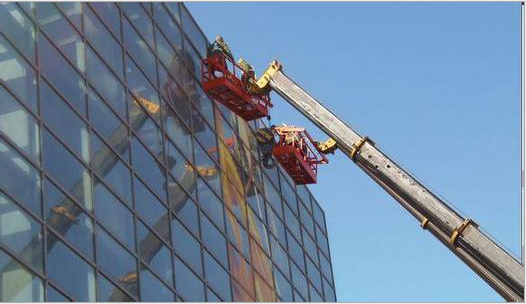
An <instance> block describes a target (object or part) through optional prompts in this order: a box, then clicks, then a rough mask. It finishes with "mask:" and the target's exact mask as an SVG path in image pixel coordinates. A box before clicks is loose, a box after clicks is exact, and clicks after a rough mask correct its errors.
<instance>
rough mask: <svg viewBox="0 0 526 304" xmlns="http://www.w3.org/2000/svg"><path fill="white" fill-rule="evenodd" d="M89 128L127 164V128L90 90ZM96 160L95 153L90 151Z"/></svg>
mask: <svg viewBox="0 0 526 304" xmlns="http://www.w3.org/2000/svg"><path fill="white" fill-rule="evenodd" d="M88 105H89V113H90V119H91V126H92V127H93V128H94V129H95V130H96V131H97V133H98V134H99V135H101V136H102V137H103V138H104V139H105V140H106V141H107V142H108V143H109V144H110V145H111V146H112V147H113V148H114V149H115V150H116V151H117V152H118V153H119V154H120V155H121V156H122V157H124V159H125V160H126V161H128V162H129V145H128V128H127V127H126V126H125V125H124V124H123V123H122V122H121V121H120V120H119V118H118V116H117V115H115V114H114V113H113V112H112V111H111V109H110V107H109V106H107V105H106V103H104V102H103V101H102V99H100V97H99V96H98V95H97V94H96V93H95V92H94V91H92V90H91V89H90V90H89V91H88ZM92 152H93V154H94V156H93V158H94V159H96V158H97V151H92Z"/></svg>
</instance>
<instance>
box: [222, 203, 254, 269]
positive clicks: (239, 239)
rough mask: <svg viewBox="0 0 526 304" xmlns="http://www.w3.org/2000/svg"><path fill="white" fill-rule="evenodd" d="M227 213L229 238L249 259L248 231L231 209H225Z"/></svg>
mask: <svg viewBox="0 0 526 304" xmlns="http://www.w3.org/2000/svg"><path fill="white" fill-rule="evenodd" d="M225 213H226V219H227V221H226V231H227V235H228V239H229V240H230V241H231V242H232V243H233V244H234V245H235V246H236V248H237V249H238V250H239V251H241V253H242V254H243V255H244V256H245V257H246V258H247V259H248V258H250V243H249V238H248V233H247V231H246V230H245V228H243V226H241V224H240V223H239V222H238V221H237V219H236V217H235V216H234V215H233V214H232V213H231V212H230V211H225Z"/></svg>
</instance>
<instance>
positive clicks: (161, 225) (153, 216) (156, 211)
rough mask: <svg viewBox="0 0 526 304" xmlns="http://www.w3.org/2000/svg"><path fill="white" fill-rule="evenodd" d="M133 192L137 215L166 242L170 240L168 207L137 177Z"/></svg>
mask: <svg viewBox="0 0 526 304" xmlns="http://www.w3.org/2000/svg"><path fill="white" fill-rule="evenodd" d="M134 193H135V209H136V210H137V212H138V213H139V216H141V218H142V219H143V220H144V221H146V223H147V224H148V225H149V226H150V227H151V228H152V229H153V230H155V232H157V233H158V234H159V235H160V236H161V237H162V238H163V239H164V240H165V241H166V242H170V227H169V223H170V219H169V217H168V209H167V208H166V207H165V206H164V205H163V204H162V203H161V202H160V201H159V200H158V199H157V197H156V196H155V195H153V194H152V193H151V192H150V190H148V189H147V188H146V187H145V186H144V184H143V183H142V182H141V181H140V180H139V179H138V178H134Z"/></svg>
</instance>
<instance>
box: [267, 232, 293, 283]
mask: <svg viewBox="0 0 526 304" xmlns="http://www.w3.org/2000/svg"><path fill="white" fill-rule="evenodd" d="M270 239H271V242H270V244H271V247H272V260H273V261H274V263H276V265H277V266H278V267H279V269H280V270H281V271H282V272H283V273H285V275H286V276H287V278H288V277H289V257H288V255H287V252H286V251H285V250H284V249H283V248H282V247H281V245H279V243H278V242H277V241H276V239H275V238H273V237H270Z"/></svg>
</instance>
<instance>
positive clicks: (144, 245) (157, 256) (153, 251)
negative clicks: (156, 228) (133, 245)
mask: <svg viewBox="0 0 526 304" xmlns="http://www.w3.org/2000/svg"><path fill="white" fill-rule="evenodd" d="M137 237H138V238H139V256H140V257H141V258H142V260H143V261H145V262H147V263H148V265H149V266H150V267H151V268H152V269H153V271H154V272H155V273H156V274H157V275H158V276H160V277H161V278H162V279H164V280H165V282H166V283H168V284H170V285H172V284H173V274H172V265H171V264H172V262H171V259H172V258H171V254H170V250H168V247H166V246H165V245H164V244H163V242H162V241H161V240H160V239H159V238H158V237H157V236H155V234H153V233H152V232H151V230H149V229H148V228H146V226H145V225H144V224H143V223H142V222H140V221H138V222H137Z"/></svg>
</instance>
